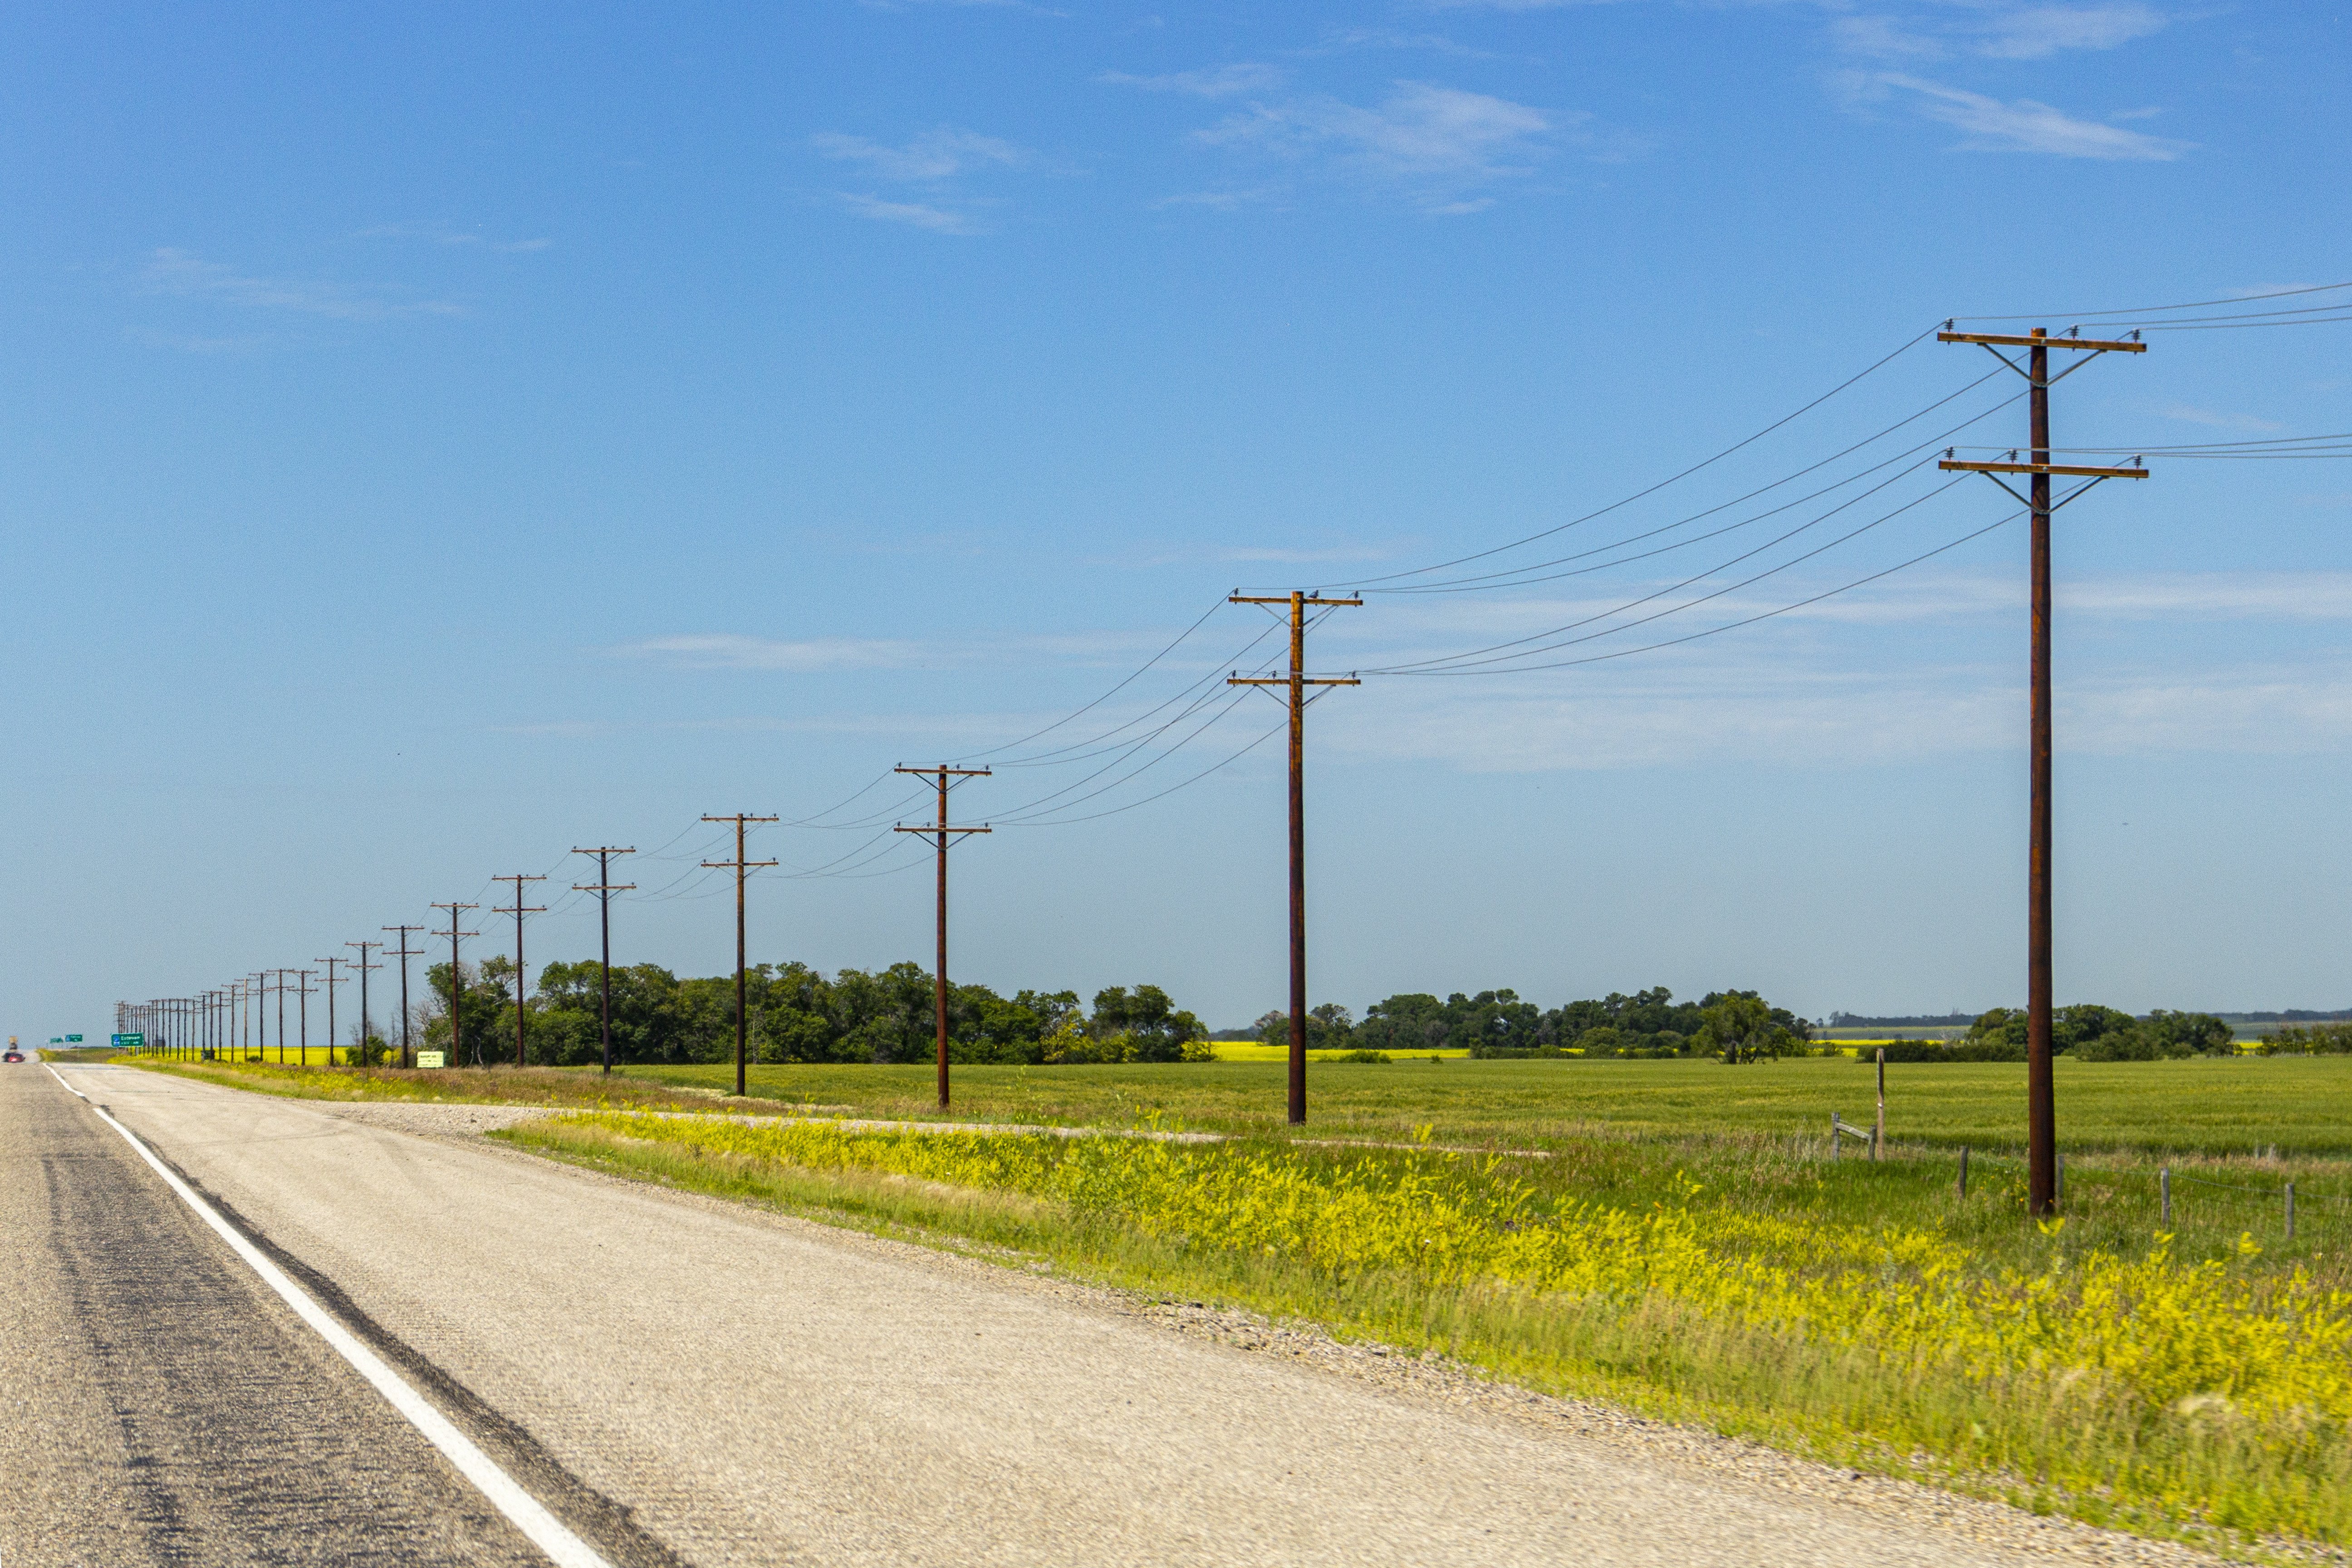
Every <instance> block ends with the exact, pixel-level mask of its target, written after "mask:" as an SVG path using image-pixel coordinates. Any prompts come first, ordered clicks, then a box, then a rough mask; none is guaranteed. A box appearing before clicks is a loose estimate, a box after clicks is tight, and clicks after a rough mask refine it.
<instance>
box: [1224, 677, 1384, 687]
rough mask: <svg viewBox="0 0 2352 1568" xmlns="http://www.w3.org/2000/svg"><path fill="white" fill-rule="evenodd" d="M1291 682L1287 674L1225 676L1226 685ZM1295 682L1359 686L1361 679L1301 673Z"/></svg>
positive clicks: (1287, 683) (1317, 684)
mask: <svg viewBox="0 0 2352 1568" xmlns="http://www.w3.org/2000/svg"><path fill="white" fill-rule="evenodd" d="M1291 683H1292V681H1291V677H1289V676H1287V675H1228V676H1227V677H1225V684H1226V685H1227V686H1288V685H1290V684H1291ZM1297 684H1298V685H1300V686H1361V685H1362V684H1363V681H1361V680H1360V679H1358V678H1356V677H1355V676H1352V675H1302V676H1299V677H1298V678H1297Z"/></svg>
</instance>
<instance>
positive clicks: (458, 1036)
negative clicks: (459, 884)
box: [433, 904, 482, 1068]
mask: <svg viewBox="0 0 2352 1568" xmlns="http://www.w3.org/2000/svg"><path fill="white" fill-rule="evenodd" d="M433 908H435V909H436V910H448V911H449V930H448V931H447V932H446V935H447V936H448V938H449V1060H448V1063H447V1065H448V1066H450V1067H453V1068H454V1067H457V1066H460V1065H462V1064H461V1063H459V1061H458V1060H457V1053H458V1052H459V1050H460V1049H462V1048H463V1047H464V1046H465V1041H466V972H465V971H464V970H463V969H460V968H459V967H458V966H457V939H458V938H459V937H462V936H479V935H481V934H482V933H481V932H480V931H459V930H458V929H457V911H458V910H478V909H479V908H481V906H480V905H479V904H435V905H434V906H433ZM436 934H444V933H436Z"/></svg>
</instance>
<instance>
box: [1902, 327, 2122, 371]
mask: <svg viewBox="0 0 2352 1568" xmlns="http://www.w3.org/2000/svg"><path fill="white" fill-rule="evenodd" d="M1936 341H1937V342H1939V343H1981V344H1983V345H1984V346H1985V347H1987V348H1992V347H1995V346H1999V347H2002V348H2013V349H2074V350H2076V351H2078V352H2080V353H2107V354H2144V353H2147V344H2146V343H2143V342H2135V341H2134V340H2132V339H2130V338H2053V337H2047V336H2044V335H2043V334H2042V333H2040V332H2036V333H2034V334H2033V335H2032V337H2020V336H2019V335H2017V334H2016V333H2014V332H1937V334H1936ZM1978 363H1983V362H1982V361H1979V362H1978Z"/></svg>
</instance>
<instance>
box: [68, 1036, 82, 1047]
mask: <svg viewBox="0 0 2352 1568" xmlns="http://www.w3.org/2000/svg"><path fill="white" fill-rule="evenodd" d="M66 1044H68V1045H69V1046H78V1045H79V1044H81V1037H80V1036H79V1035H68V1036H67V1037H66Z"/></svg>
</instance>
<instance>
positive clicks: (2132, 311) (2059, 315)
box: [1906, 283, 2352, 346]
mask: <svg viewBox="0 0 2352 1568" xmlns="http://www.w3.org/2000/svg"><path fill="white" fill-rule="evenodd" d="M2337 289H2352V283H2312V284H2306V285H2304V286H2302V287H2299V288H2294V289H2266V290H2264V291H2262V292H2260V293H2253V294H2239V295H2235V296H2233V297H2231V298H2229V299H2226V300H2187V301H2185V302H2183V303H2181V304H2178V305H2128V306H2126V307H2124V308H2123V309H2121V310H2036V311H2034V312H2033V313H2032V314H2031V315H2025V316H1955V317H1953V318H1952V319H1953V320H1954V321H2050V320H2052V319H2053V318H2054V319H2056V320H2059V321H2106V320H2109V319H2111V318H2114V317H2116V316H2126V317H2128V316H2153V315H2160V314H2162V313H2164V312H2166V311H2168V310H2204V309H2206V308H2207V307H2209V306H2212V305H2242V304H2245V303H2246V302H2248V301H2249V300H2285V299H2290V298H2293V297H2294V296H2296V295H2302V294H2330V293H2334V292H2335V291H2336V290H2337ZM1906 346H1907V345H1906Z"/></svg>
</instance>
